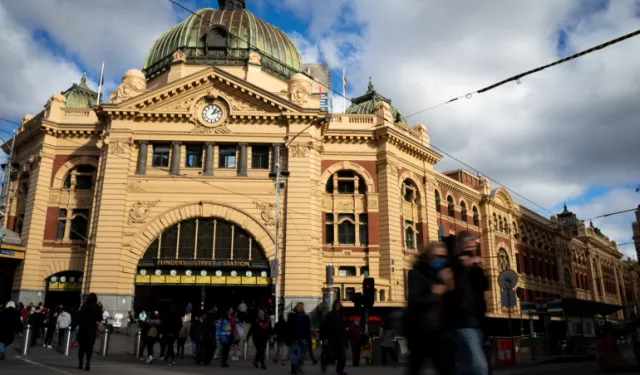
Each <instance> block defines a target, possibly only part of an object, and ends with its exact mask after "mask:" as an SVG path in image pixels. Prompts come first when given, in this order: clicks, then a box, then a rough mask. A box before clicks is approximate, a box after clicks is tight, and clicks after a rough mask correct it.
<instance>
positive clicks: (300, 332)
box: [287, 311, 311, 346]
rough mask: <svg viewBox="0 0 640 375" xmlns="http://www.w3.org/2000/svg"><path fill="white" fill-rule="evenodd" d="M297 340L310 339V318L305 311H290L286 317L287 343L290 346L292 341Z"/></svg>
mask: <svg viewBox="0 0 640 375" xmlns="http://www.w3.org/2000/svg"><path fill="white" fill-rule="evenodd" d="M298 340H307V341H310V340H311V320H310V319H309V316H308V315H307V314H305V313H302V314H298V313H296V312H294V311H292V312H291V313H289V316H288V318H287V344H288V346H291V343H292V342H293V341H298Z"/></svg>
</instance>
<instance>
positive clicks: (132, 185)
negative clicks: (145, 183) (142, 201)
mask: <svg viewBox="0 0 640 375" xmlns="http://www.w3.org/2000/svg"><path fill="white" fill-rule="evenodd" d="M125 186H126V189H127V192H128V193H144V192H146V190H144V189H143V188H142V187H140V181H128V182H125Z"/></svg>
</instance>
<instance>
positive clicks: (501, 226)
mask: <svg viewBox="0 0 640 375" xmlns="http://www.w3.org/2000/svg"><path fill="white" fill-rule="evenodd" d="M498 230H499V231H500V232H504V222H503V221H502V215H498Z"/></svg>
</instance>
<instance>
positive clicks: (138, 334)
mask: <svg viewBox="0 0 640 375" xmlns="http://www.w3.org/2000/svg"><path fill="white" fill-rule="evenodd" d="M141 346H142V332H141V331H138V332H136V337H135V339H134V340H133V355H134V357H138V356H139V355H140V347H141Z"/></svg>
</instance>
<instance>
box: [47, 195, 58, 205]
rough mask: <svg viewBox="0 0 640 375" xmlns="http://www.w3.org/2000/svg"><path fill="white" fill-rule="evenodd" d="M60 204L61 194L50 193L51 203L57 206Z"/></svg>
mask: <svg viewBox="0 0 640 375" xmlns="http://www.w3.org/2000/svg"><path fill="white" fill-rule="evenodd" d="M58 202H60V194H58V193H49V203H54V204H57V203H58Z"/></svg>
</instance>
